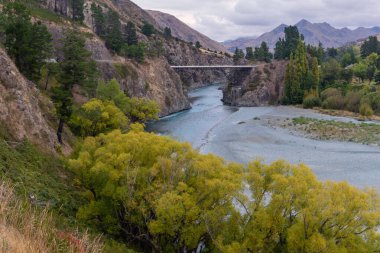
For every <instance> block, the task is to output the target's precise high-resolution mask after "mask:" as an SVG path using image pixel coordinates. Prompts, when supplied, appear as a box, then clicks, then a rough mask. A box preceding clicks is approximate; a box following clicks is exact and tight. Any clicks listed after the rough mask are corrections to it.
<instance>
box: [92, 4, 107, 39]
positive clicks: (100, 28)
mask: <svg viewBox="0 0 380 253" xmlns="http://www.w3.org/2000/svg"><path fill="white" fill-rule="evenodd" d="M91 11H92V19H93V22H92V23H93V29H94V31H95V33H96V34H97V35H99V36H100V37H104V36H105V35H106V32H105V30H106V28H105V26H106V20H105V15H104V14H103V11H102V8H101V7H100V6H99V5H96V4H95V3H92V5H91Z"/></svg>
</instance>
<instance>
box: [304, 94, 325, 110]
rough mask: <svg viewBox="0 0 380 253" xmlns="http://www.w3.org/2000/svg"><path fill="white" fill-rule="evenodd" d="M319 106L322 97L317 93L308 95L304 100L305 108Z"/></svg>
mask: <svg viewBox="0 0 380 253" xmlns="http://www.w3.org/2000/svg"><path fill="white" fill-rule="evenodd" d="M318 106H321V99H320V98H319V97H316V96H315V95H308V96H307V97H306V98H305V99H304V100H303V108H305V109H310V108H314V107H318Z"/></svg>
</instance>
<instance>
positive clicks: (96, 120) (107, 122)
mask: <svg viewBox="0 0 380 253" xmlns="http://www.w3.org/2000/svg"><path fill="white" fill-rule="evenodd" d="M69 124H70V126H71V129H73V131H74V133H76V134H77V135H79V136H82V137H86V136H96V135H98V134H100V133H107V132H110V131H112V130H115V129H120V130H123V131H125V130H126V129H127V127H128V124H129V121H128V118H127V117H126V116H125V114H124V113H123V112H122V111H121V110H120V109H119V108H118V107H116V106H115V105H114V104H113V103H111V102H103V101H101V100H99V99H92V100H90V101H89V102H87V103H85V104H84V105H83V106H82V107H81V108H80V109H79V110H78V111H77V112H75V113H74V114H73V115H72V117H71V120H70V123H69Z"/></svg>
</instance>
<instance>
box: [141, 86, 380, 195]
mask: <svg viewBox="0 0 380 253" xmlns="http://www.w3.org/2000/svg"><path fill="white" fill-rule="evenodd" d="M218 88H219V87H218V86H209V87H206V88H202V89H198V90H195V91H193V92H191V93H190V96H191V97H192V109H190V110H188V111H185V112H182V113H179V114H176V115H172V116H170V117H166V118H163V119H161V120H160V121H157V122H155V123H153V124H151V125H149V126H148V130H150V131H154V132H157V133H159V134H164V135H169V136H172V137H173V138H175V139H177V140H180V141H187V142H189V143H191V144H192V145H193V146H194V147H195V148H198V149H199V150H200V152H202V153H213V154H216V155H219V156H221V157H223V158H225V159H226V160H227V161H234V162H240V163H244V164H247V163H249V162H250V161H252V160H254V159H263V160H264V161H265V162H267V163H269V162H272V161H275V160H278V159H285V160H288V161H290V162H292V163H305V164H307V165H309V166H310V167H311V168H312V169H313V171H314V172H315V173H316V175H317V177H318V178H319V179H321V180H334V181H342V180H344V181H348V182H349V183H351V184H353V185H356V186H358V187H367V186H375V187H376V188H377V189H380V158H379V157H380V148H379V147H371V146H368V145H362V144H357V143H350V142H342V141H332V140H313V139H311V138H307V137H306V136H302V135H298V133H294V132H292V130H290V129H285V128H282V127H279V126H276V125H271V124H267V122H265V120H266V119H268V118H270V119H271V120H273V121H278V122H282V121H284V120H292V119H293V118H299V117H308V118H314V119H319V120H334V121H340V122H351V121H352V119H350V118H346V117H335V116H330V115H325V114H321V113H318V112H317V111H314V110H305V109H301V108H296V107H285V106H279V107H247V108H236V107H229V106H224V105H223V104H222V102H221V101H220V100H221V98H222V94H221V91H220V90H219V89H218Z"/></svg>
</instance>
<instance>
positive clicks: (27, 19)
mask: <svg viewBox="0 0 380 253" xmlns="http://www.w3.org/2000/svg"><path fill="white" fill-rule="evenodd" d="M0 16H2V18H1V19H2V22H1V24H0V25H1V26H2V29H3V31H4V35H5V41H4V45H5V48H6V50H7V53H8V54H9V56H10V57H11V58H12V59H13V60H14V62H15V64H16V66H17V67H18V69H19V70H20V71H21V73H23V74H24V75H25V76H26V77H27V78H29V79H30V80H33V81H38V80H39V79H40V78H41V73H40V71H41V68H42V66H43V65H44V64H45V61H46V60H47V59H48V58H49V57H50V55H51V49H52V46H51V40H52V39H51V35H50V33H49V32H48V30H47V28H46V26H44V25H42V24H41V23H39V22H36V23H34V24H33V23H32V22H31V16H30V12H29V10H28V9H27V8H26V7H25V6H24V5H23V4H21V3H19V2H14V3H9V4H7V5H5V7H4V9H3V11H2V13H0ZM0 30H1V29H0Z"/></svg>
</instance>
